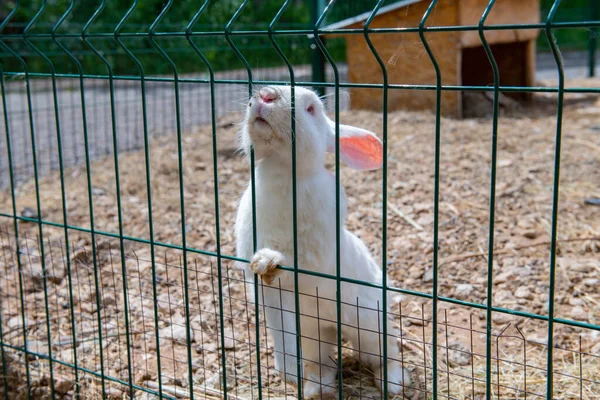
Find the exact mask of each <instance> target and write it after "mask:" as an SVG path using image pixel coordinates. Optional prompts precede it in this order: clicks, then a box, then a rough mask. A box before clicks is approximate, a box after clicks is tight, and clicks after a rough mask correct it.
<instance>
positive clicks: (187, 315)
mask: <svg viewBox="0 0 600 400" xmlns="http://www.w3.org/2000/svg"><path fill="white" fill-rule="evenodd" d="M172 5H173V0H169V1H168V2H167V3H166V4H165V5H164V6H163V9H162V10H161V12H160V14H159V15H158V17H156V19H155V20H154V22H152V25H150V27H149V28H148V37H149V39H150V43H152V45H153V46H154V48H155V49H156V50H157V51H158V52H159V54H160V55H161V56H162V58H163V59H164V60H165V61H166V62H167V63H168V64H169V67H170V68H171V71H172V73H173V84H174V90H175V114H176V115H175V121H176V129H177V163H178V165H177V169H178V172H179V207H180V218H181V246H182V247H183V297H184V312H185V338H186V343H187V368H188V379H189V393H190V399H191V400H194V369H193V359H192V341H191V327H190V319H191V317H190V295H189V284H188V281H189V274H188V258H187V251H188V250H187V232H186V231H187V227H186V225H187V224H186V218H185V215H186V214H185V186H184V179H183V178H184V176H183V175H184V170H183V144H182V142H183V139H182V129H181V105H180V96H179V73H178V71H177V66H176V65H175V63H174V62H173V60H172V59H171V57H169V55H168V54H167V53H166V52H165V50H164V49H163V48H162V47H161V46H160V45H159V44H158V42H157V41H156V35H155V34H156V27H157V26H158V25H159V24H160V22H161V21H162V20H163V19H164V17H165V16H166V15H167V13H168V12H169V10H170V9H171V6H172ZM215 162H216V161H215ZM215 172H216V171H215ZM217 188H218V186H217V182H215V192H217V190H218V189H217ZM215 203H216V205H215V206H216V207H217V212H216V215H215V222H216V223H215V225H216V228H217V235H216V238H217V252H218V254H219V256H218V258H217V260H218V263H219V264H220V263H221V257H220V252H221V249H220V247H221V239H220V232H219V211H218V198H217V199H215ZM219 271H220V268H219ZM221 286H222V285H221V284H220V285H219V290H222V288H221ZM221 314H223V310H222V309H221ZM221 329H223V326H221ZM222 346H223V348H224V347H225V346H224V343H222ZM223 351H225V350H224V349H223ZM222 387H223V389H224V396H225V398H227V392H226V390H227V382H226V381H223V385H222Z"/></svg>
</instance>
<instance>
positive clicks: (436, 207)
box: [419, 0, 447, 399]
mask: <svg viewBox="0 0 600 400" xmlns="http://www.w3.org/2000/svg"><path fill="white" fill-rule="evenodd" d="M437 2H438V0H432V1H431V4H429V7H428V8H427V11H425V14H424V15H423V18H422V19H421V22H420V23H419V37H420V38H421V43H423V47H425V51H426V52H427V55H428V56H429V59H430V60H431V64H432V65H433V68H434V69H435V85H436V91H435V160H434V167H433V168H434V172H433V175H434V182H433V219H434V221H433V260H432V270H433V280H432V292H433V293H432V295H433V298H432V325H433V327H432V328H431V329H432V331H431V333H432V335H431V343H432V356H431V358H432V366H431V369H432V371H431V374H432V392H433V398H434V399H436V398H437V393H438V300H439V293H438V289H439V284H438V279H439V276H438V275H439V263H438V261H439V250H440V249H439V218H440V157H441V148H440V147H441V110H442V72H441V70H440V66H439V64H438V62H437V60H436V59H435V56H434V55H433V51H432V50H431V47H430V46H429V42H428V41H427V39H426V38H425V24H426V23H427V20H428V19H429V16H430V15H431V13H432V12H433V10H434V9H435V6H436V5H437ZM446 328H447V325H446Z"/></svg>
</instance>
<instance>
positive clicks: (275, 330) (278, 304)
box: [263, 287, 298, 385]
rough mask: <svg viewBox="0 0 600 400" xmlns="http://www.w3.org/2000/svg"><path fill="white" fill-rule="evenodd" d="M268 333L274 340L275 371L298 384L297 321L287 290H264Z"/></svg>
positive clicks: (267, 288) (288, 380) (266, 288)
mask: <svg viewBox="0 0 600 400" xmlns="http://www.w3.org/2000/svg"><path fill="white" fill-rule="evenodd" d="M263 290H264V292H265V295H264V304H265V314H266V324H267V331H268V333H269V335H270V336H271V337H272V338H273V344H274V352H273V357H274V359H275V370H276V371H277V372H279V374H280V375H281V376H282V378H283V379H285V380H286V381H287V382H290V383H292V384H294V385H297V383H298V363H297V357H296V355H297V353H296V319H295V311H294V310H295V307H294V302H293V297H291V299H290V293H288V292H286V291H285V290H283V289H282V290H280V289H275V288H271V287H264V288H263Z"/></svg>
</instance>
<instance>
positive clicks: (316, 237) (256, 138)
mask: <svg viewBox="0 0 600 400" xmlns="http://www.w3.org/2000/svg"><path fill="white" fill-rule="evenodd" d="M295 109H296V113H295V118H296V177H297V179H296V190H297V195H296V199H297V235H298V236H297V238H298V242H297V243H298V268H300V269H304V270H311V271H316V272H321V273H326V274H330V275H335V274H336V217H335V215H336V195H335V192H336V191H335V177H334V175H333V174H332V173H331V172H329V171H328V170H327V169H326V168H325V166H324V162H325V154H326V152H327V151H329V152H333V151H334V149H335V124H334V122H333V121H331V120H330V119H329V118H328V117H327V116H326V114H325V110H324V105H323V103H322V102H321V100H320V98H319V97H318V96H317V95H316V94H315V93H314V92H312V91H311V90H308V89H305V88H301V87H296V88H295ZM291 140H292V130H291V89H290V87H288V86H268V87H264V88H263V89H262V90H260V92H259V93H257V94H255V95H254V96H253V97H252V99H250V102H249V104H248V109H247V112H246V117H245V121H244V125H243V128H242V132H241V147H242V149H243V150H244V151H245V152H246V154H248V153H249V151H250V146H251V145H252V146H254V151H255V157H256V160H258V162H257V164H256V175H255V176H256V181H255V182H256V213H257V215H256V221H257V241H258V249H259V250H258V251H257V252H256V253H254V252H253V235H252V232H253V229H252V197H251V196H252V193H251V187H250V186H249V187H248V188H247V189H246V191H245V192H244V195H243V196H242V199H241V201H240V205H239V209H238V214H237V219H236V225H235V234H236V239H237V256H238V257H240V258H244V259H248V260H251V263H250V265H247V264H243V267H244V268H245V271H246V276H247V277H252V276H253V274H254V273H257V274H258V275H259V276H261V278H262V281H263V287H262V288H261V289H259V290H260V297H261V300H260V301H261V303H262V304H263V306H264V308H265V312H266V324H267V330H268V331H269V334H270V335H271V336H272V337H273V340H274V343H275V355H274V357H275V368H276V369H277V370H278V371H279V372H280V373H281V374H285V379H287V380H288V381H290V382H292V383H295V384H297V377H298V372H297V368H298V363H297V359H296V355H297V354H296V308H295V302H294V274H293V272H290V271H282V270H280V269H276V266H278V265H280V266H290V267H293V265H294V244H293V219H292V210H293V204H292V182H293V181H292V154H291ZM340 157H341V159H342V160H344V161H345V162H346V163H347V164H348V165H350V166H351V167H353V168H355V169H359V170H369V169H377V168H379V167H380V166H381V163H382V157H383V152H382V144H381V142H380V140H379V139H378V138H377V136H375V134H373V133H372V132H369V131H366V130H364V129H360V128H355V127H351V126H347V125H340ZM340 202H341V204H340V214H341V215H340V223H341V224H342V227H341V230H340V232H341V238H340V246H341V275H342V276H343V277H346V278H354V279H359V280H362V281H368V282H371V283H376V284H381V283H382V275H383V274H382V271H381V268H380V267H379V265H378V264H377V263H376V262H375V261H374V260H373V258H372V257H371V255H370V253H369V250H368V249H367V247H366V246H365V244H364V243H363V242H362V241H361V240H360V239H359V238H358V237H356V236H355V235H354V234H352V233H351V232H349V231H347V230H346V229H345V228H344V227H343V221H344V219H345V216H346V208H347V207H346V203H347V202H346V196H345V194H344V192H343V190H342V189H341V188H340ZM298 280H299V286H298V287H299V293H300V298H299V304H300V324H301V335H302V339H301V349H302V355H301V357H302V365H303V377H304V379H305V382H304V395H305V396H306V397H307V398H310V397H315V396H319V395H326V394H331V393H335V391H336V376H337V367H336V364H335V362H334V358H333V357H334V351H333V350H334V346H335V345H336V339H337V309H336V303H335V299H336V281H335V280H334V279H329V278H324V277H316V276H312V275H307V274H302V273H300V274H299V279H298ZM317 290H318V304H317V297H316V294H317ZM341 300H342V308H341V318H342V321H341V324H342V334H343V336H344V338H345V339H347V340H349V341H350V342H351V343H352V346H353V348H354V350H355V351H358V350H359V349H360V354H359V356H360V359H361V360H362V361H363V362H365V363H368V365H370V367H371V369H372V371H373V373H374V375H375V378H376V381H377V382H378V384H379V385H380V386H381V382H382V377H381V375H382V368H383V364H382V363H383V361H382V360H383V357H382V355H383V351H382V349H381V347H382V343H383V337H382V334H381V331H382V315H383V313H382V312H381V301H382V291H381V290H380V289H377V288H372V287H367V286H363V285H357V284H350V283H346V282H342V283H341ZM388 304H391V301H388ZM378 310H379V311H378ZM317 315H318V317H319V318H317ZM358 326H360V332H359V330H358V329H357V327H358ZM388 335H389V336H388V347H387V355H388V392H389V393H390V394H398V393H400V392H401V391H402V385H405V384H409V383H410V378H409V376H408V372H407V371H406V370H404V368H403V367H402V365H401V362H400V356H399V347H398V341H397V339H396V337H398V332H397V331H396V329H395V328H394V327H393V326H392V323H388Z"/></svg>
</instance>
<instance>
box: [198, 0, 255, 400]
mask: <svg viewBox="0 0 600 400" xmlns="http://www.w3.org/2000/svg"><path fill="white" fill-rule="evenodd" d="M247 2H248V1H247V0H246V1H245V2H243V3H242V4H240V7H239V8H238V9H237V10H236V12H235V13H234V15H233V16H232V17H231V19H230V20H229V22H228V23H227V25H226V26H225V30H224V32H223V34H224V36H225V41H226V42H227V45H229V47H230V48H231V49H232V50H233V52H234V54H235V55H236V57H237V58H238V59H239V60H240V61H241V62H242V64H243V65H244V68H245V69H246V73H247V74H248V82H247V83H248V98H251V97H252V90H253V87H252V85H253V83H252V68H251V67H250V64H249V63H248V61H247V60H246V58H245V57H244V55H243V54H242V53H241V52H240V51H239V49H238V48H237V46H236V45H235V43H233V41H232V40H231V37H230V33H231V26H232V24H233V23H234V22H235V21H236V20H237V18H238V16H239V14H240V13H241V11H242V10H243V8H244V7H245V6H246V3H247ZM207 61H208V60H207ZM207 66H208V67H209V69H210V72H211V82H210V83H211V84H212V85H213V86H214V81H215V80H214V73H213V71H212V68H211V67H210V65H208V64H207ZM213 105H214V104H213ZM215 112H216V109H215V110H214V111H213V115H214V113H215ZM215 123H216V122H214V123H213V132H214V135H215V137H214V146H213V150H214V151H215V152H216V149H217V147H216V140H217V137H216V127H215ZM215 154H216V153H215ZM215 156H216V155H215ZM215 168H216V164H215ZM215 176H216V175H215ZM250 189H251V190H250V192H251V199H252V251H253V252H256V251H257V250H258V234H257V229H258V225H257V221H256V171H255V156H254V146H251V147H250ZM215 194H216V193H215ZM253 289H254V322H255V324H256V327H255V333H256V360H257V366H258V369H257V377H258V381H259V387H261V386H260V384H262V371H261V363H260V306H259V298H260V292H259V277H258V274H254V276H253ZM265 327H266V322H265ZM223 360H225V356H224V354H223ZM223 376H224V377H225V376H226V372H225V370H223ZM258 396H259V400H262V390H259V392H258Z"/></svg>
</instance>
